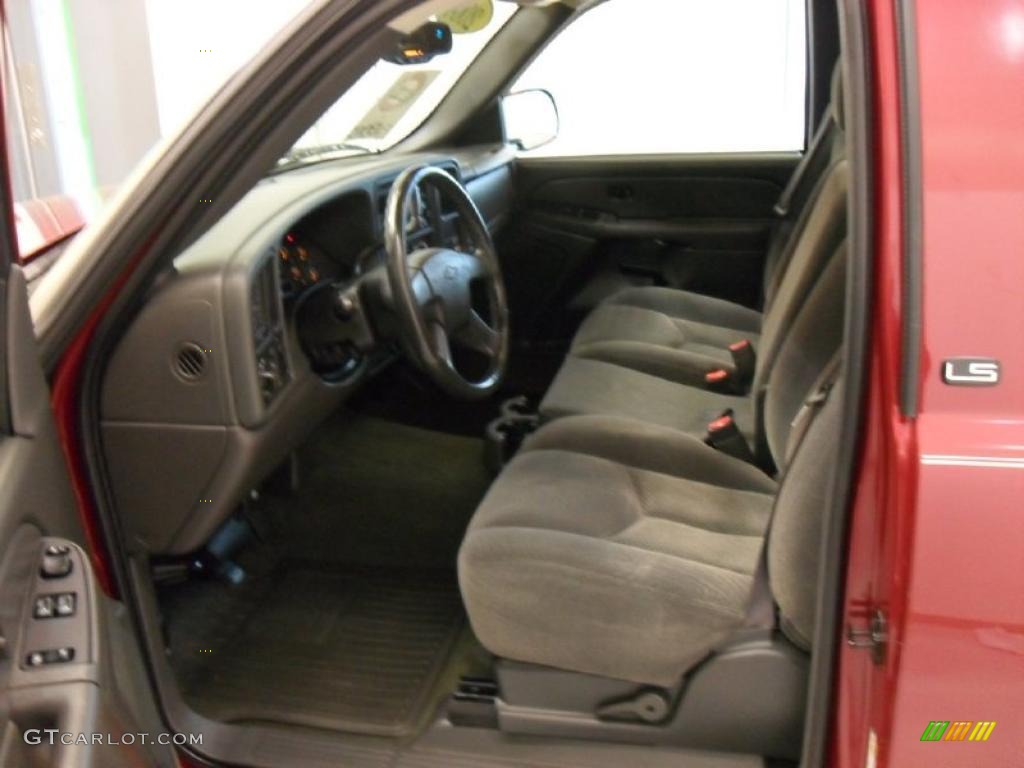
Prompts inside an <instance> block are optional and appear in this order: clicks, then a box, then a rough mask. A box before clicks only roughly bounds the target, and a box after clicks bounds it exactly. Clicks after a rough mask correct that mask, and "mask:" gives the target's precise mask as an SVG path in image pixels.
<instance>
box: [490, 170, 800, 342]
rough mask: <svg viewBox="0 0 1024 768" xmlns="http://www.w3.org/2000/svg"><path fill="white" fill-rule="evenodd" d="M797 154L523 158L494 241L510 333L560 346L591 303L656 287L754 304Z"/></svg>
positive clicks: (758, 293) (757, 298) (756, 301)
mask: <svg viewBox="0 0 1024 768" xmlns="http://www.w3.org/2000/svg"><path fill="white" fill-rule="evenodd" d="M798 161H799V155H798V154H797V153H757V154H737V155H673V156H629V157H579V158H576V157H573V158H543V159H539V158H526V159H520V160H519V161H518V164H517V178H516V182H517V198H516V203H517V205H516V213H515V215H514V218H513V226H511V227H510V228H509V232H508V233H507V236H506V237H505V238H504V239H503V240H502V243H501V246H502V247H501V250H502V252H503V258H504V261H505V275H506V280H507V282H508V284H509V293H510V297H511V302H512V307H513V310H514V311H515V313H516V316H517V317H518V320H519V323H518V325H519V327H518V333H519V334H520V336H521V337H522V336H525V337H526V338H527V339H528V340H532V341H544V340H547V341H550V340H553V339H559V338H561V339H565V338H568V336H569V335H571V333H572V330H573V329H574V327H575V325H576V324H577V323H578V322H579V320H580V318H581V317H582V316H583V315H584V314H585V313H586V312H587V311H589V309H590V308H592V307H593V306H594V305H595V304H596V303H597V302H598V301H600V300H601V299H603V298H605V297H606V296H608V295H610V294H611V293H614V292H615V291H617V290H620V289H622V288H624V287H627V286H629V285H664V286H670V287H674V288H683V289H686V290H691V291H696V292H699V293H704V294H707V295H711V296H717V297H720V298H724V299H728V300H730V301H735V302H738V303H741V304H745V305H748V306H756V305H757V304H758V303H759V301H760V290H761V282H762V272H763V262H764V253H765V248H766V246H767V243H768V239H769V237H770V234H771V230H772V227H773V226H774V223H775V217H774V214H773V211H772V208H773V206H774V204H775V202H776V200H777V199H778V197H779V195H780V194H781V192H782V189H783V187H784V186H785V184H786V181H787V180H788V178H789V176H790V175H791V173H792V171H793V168H794V167H795V166H796V163H797V162H798Z"/></svg>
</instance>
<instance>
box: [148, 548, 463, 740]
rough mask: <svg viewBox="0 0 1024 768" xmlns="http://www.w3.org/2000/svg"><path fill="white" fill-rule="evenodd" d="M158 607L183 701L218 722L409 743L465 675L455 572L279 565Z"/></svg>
mask: <svg viewBox="0 0 1024 768" xmlns="http://www.w3.org/2000/svg"><path fill="white" fill-rule="evenodd" d="M163 608H164V614H165V619H166V620H167V629H168V635H169V637H168V640H169V645H170V650H171V654H170V659H171V664H172V666H173V667H174V668H175V670H176V672H177V673H178V679H179V681H180V684H181V687H182V689H183V692H184V694H185V698H186V700H187V701H188V702H189V703H190V705H191V706H192V707H193V708H194V709H196V711H198V712H199V713H200V714H203V715H205V716H207V717H209V718H211V719H214V720H219V721H221V722H230V723H236V724H259V723H263V724H271V723H273V724H284V725H292V726H306V727H314V728H323V729H330V730H336V731H344V732H350V733H359V734H372V735H377V736H391V737H401V736H406V735H410V734H413V733H415V732H417V731H418V730H420V729H421V728H422V727H423V726H424V725H425V724H426V722H427V721H428V720H429V719H430V718H431V716H432V715H433V713H434V710H435V709H436V707H437V705H438V704H439V703H440V701H441V700H443V698H444V696H445V695H446V693H447V691H449V690H450V689H451V688H452V687H453V685H454V681H455V679H457V677H458V675H459V674H462V673H463V671H464V669H465V665H464V664H463V663H461V662H460V660H462V659H464V657H465V656H466V654H465V653H463V652H460V649H461V650H463V651H464V650H465V646H466V645H467V642H466V640H467V637H466V636H468V635H469V632H468V630H467V629H466V622H465V615H464V613H463V610H462V605H461V601H460V599H459V593H458V587H457V584H456V583H455V577H454V574H453V573H451V572H450V571H431V570H414V571H409V570H399V569H394V568H389V569H381V568H372V567H343V566H337V565H324V564H318V563H307V562H301V561H285V562H282V563H280V564H278V565H276V566H275V567H273V568H271V569H269V570H267V571H266V573H264V574H263V575H261V576H257V577H254V578H252V579H251V580H250V581H249V582H248V583H246V584H243V585H240V586H237V587H229V586H227V585H224V584H218V583H215V582H195V583H191V584H188V585H184V586H181V587H178V588H176V589H175V590H174V592H173V594H172V595H168V596H167V597H166V598H165V600H164V605H163ZM469 655H472V650H470V653H469Z"/></svg>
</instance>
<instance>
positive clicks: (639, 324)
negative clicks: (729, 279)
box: [572, 287, 761, 384]
mask: <svg viewBox="0 0 1024 768" xmlns="http://www.w3.org/2000/svg"><path fill="white" fill-rule="evenodd" d="M760 328H761V315H760V313H758V312H755V311H754V310H751V309H747V308H746V307H741V306H739V305H737V304H731V303H729V302H727V301H722V300H721V299H714V298H711V297H709V296H701V295H699V294H695V293H689V292H687V291H680V290H675V289H672V288H656V287H642V288H631V289H628V290H625V291H622V292H621V293H618V294H616V295H615V296H613V297H611V298H610V299H609V300H608V301H606V302H605V303H603V304H601V305H599V306H598V307H596V308H595V309H594V311H593V312H591V313H590V315H588V316H587V318H586V319H585V320H584V321H583V324H582V325H581V326H580V329H579V331H578V332H577V334H576V337H575V339H574V340H573V347H572V354H573V355H575V356H578V357H583V358H587V359H590V360H600V361H603V362H609V363H615V364H617V365H621V366H625V367H628V368H632V369H634V370H638V371H643V372H645V373H649V374H651V375H654V376H660V377H663V378H666V379H669V380H671V381H676V382H680V383H684V384H700V383H702V382H703V377H704V374H705V373H707V372H708V371H709V370H712V369H713V368H718V367H724V368H727V369H728V368H731V367H732V357H731V356H730V354H729V350H728V347H729V345H730V344H732V343H733V342H735V341H740V340H742V339H749V340H750V341H751V342H753V343H754V345H755V347H756V345H757V341H758V337H759V334H760Z"/></svg>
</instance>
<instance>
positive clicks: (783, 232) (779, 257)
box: [764, 63, 846, 311]
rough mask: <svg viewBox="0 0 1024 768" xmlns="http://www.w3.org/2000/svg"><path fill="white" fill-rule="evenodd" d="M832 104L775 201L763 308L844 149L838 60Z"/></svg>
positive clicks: (770, 299) (770, 300)
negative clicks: (775, 222) (820, 188)
mask: <svg viewBox="0 0 1024 768" xmlns="http://www.w3.org/2000/svg"><path fill="white" fill-rule="evenodd" d="M831 99H832V102H831V105H830V107H829V109H827V110H825V114H824V115H822V117H821V122H820V123H819V124H818V128H817V130H815V132H814V137H813V138H812V140H811V145H810V147H808V149H807V152H806V153H805V154H804V156H803V157H802V158H801V160H800V163H799V164H798V165H797V167H796V168H795V169H794V171H793V175H792V176H791V177H790V179H789V183H788V184H787V185H786V188H785V190H783V192H782V195H781V196H780V197H779V201H778V202H777V203H776V204H775V212H776V213H777V214H778V215H779V221H778V222H777V224H776V225H775V229H774V231H773V232H772V238H771V240H770V241H769V243H768V252H767V253H766V254H765V265H764V307H765V311H768V310H769V309H770V307H771V305H772V303H773V302H774V300H775V296H776V294H777V293H778V289H779V285H780V284H781V282H782V279H783V277H784V275H785V273H786V270H787V268H788V267H789V264H790V258H791V257H792V255H793V249H794V247H795V245H796V241H797V236H798V235H799V233H800V232H801V231H802V230H803V227H804V226H805V225H806V222H807V218H808V214H809V212H810V208H811V205H812V202H813V200H814V198H815V197H816V196H817V193H818V189H819V187H820V184H821V181H822V179H823V178H824V177H825V175H826V172H827V170H828V168H829V166H830V165H831V164H832V163H834V162H835V161H836V160H837V159H838V158H839V157H841V156H842V155H843V153H844V151H845V145H846V140H845V135H844V130H843V110H842V105H843V93H842V78H841V75H840V69H839V64H838V63H837V64H836V66H835V69H834V70H833V73H832V95H831Z"/></svg>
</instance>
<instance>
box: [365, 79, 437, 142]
mask: <svg viewBox="0 0 1024 768" xmlns="http://www.w3.org/2000/svg"><path fill="white" fill-rule="evenodd" d="M438 74H439V71H438V70H436V69H429V70H418V71H416V72H403V73H402V74H401V75H399V76H398V79H397V80H395V82H394V84H393V85H392V86H391V87H390V88H388V90H387V93H385V94H384V95H383V96H382V97H381V98H380V100H379V101H378V102H377V103H376V104H374V105H373V107H372V108H371V109H370V111H369V112H367V113H366V115H365V116H364V117H363V119H362V120H360V121H359V122H358V123H357V124H356V127H355V128H353V129H352V132H351V133H350V134H349V135H348V138H349V139H383V138H384V137H385V136H387V135H388V134H389V133H390V132H391V129H392V128H394V127H395V126H396V125H397V124H398V121H399V120H401V119H402V117H403V116H404V115H405V113H406V112H408V111H409V108H410V107H411V106H412V105H413V104H414V103H415V102H416V100H417V99H418V98H419V97H420V96H422V95H423V92H424V91H425V90H426V89H427V86H428V85H430V84H431V83H432V82H434V78H436V77H437V76H438Z"/></svg>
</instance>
